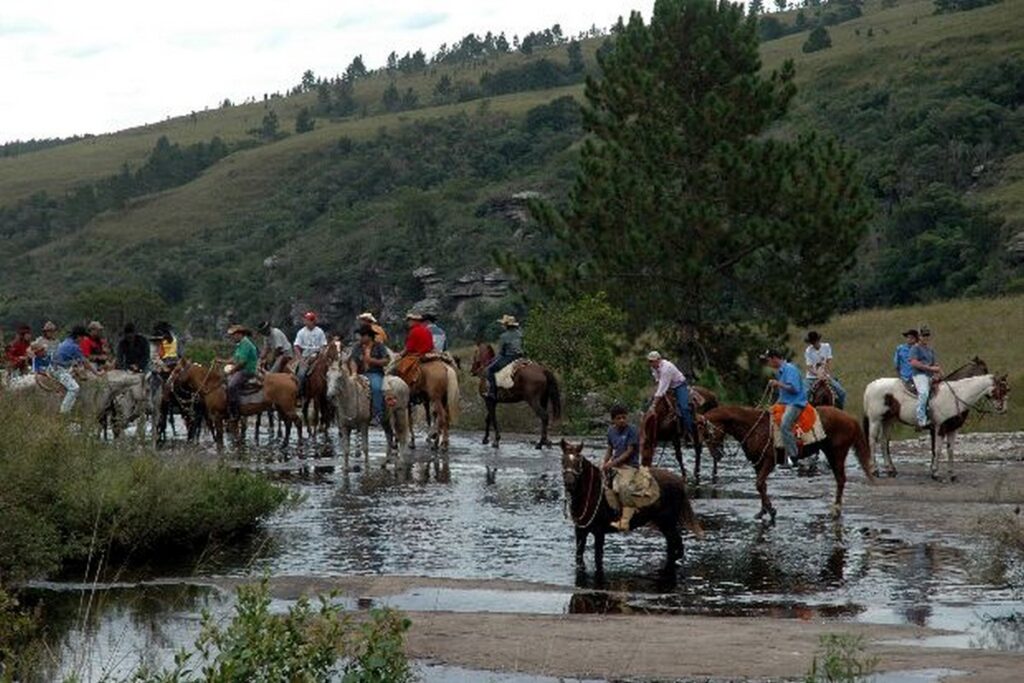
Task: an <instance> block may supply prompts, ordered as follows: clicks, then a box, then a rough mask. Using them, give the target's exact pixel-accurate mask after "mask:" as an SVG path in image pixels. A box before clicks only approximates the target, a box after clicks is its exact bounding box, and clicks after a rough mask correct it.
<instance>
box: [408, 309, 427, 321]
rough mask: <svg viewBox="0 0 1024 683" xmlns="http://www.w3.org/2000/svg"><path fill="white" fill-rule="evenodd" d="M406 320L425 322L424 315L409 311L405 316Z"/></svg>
mask: <svg viewBox="0 0 1024 683" xmlns="http://www.w3.org/2000/svg"><path fill="white" fill-rule="evenodd" d="M405 319H406V320H423V314H422V313H420V312H418V311H409V312H408V313H406V314H405Z"/></svg>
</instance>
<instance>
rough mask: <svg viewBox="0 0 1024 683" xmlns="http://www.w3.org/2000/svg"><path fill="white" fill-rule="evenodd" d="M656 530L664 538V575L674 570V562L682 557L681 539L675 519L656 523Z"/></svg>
mask: <svg viewBox="0 0 1024 683" xmlns="http://www.w3.org/2000/svg"><path fill="white" fill-rule="evenodd" d="M658 530H659V531H661V533H662V535H663V536H664V537H665V567H664V571H665V572H666V573H669V572H672V571H674V570H675V566H676V562H677V561H678V560H680V559H682V557H683V537H682V535H681V534H680V533H679V523H678V522H677V521H676V520H675V519H669V520H662V521H660V522H658Z"/></svg>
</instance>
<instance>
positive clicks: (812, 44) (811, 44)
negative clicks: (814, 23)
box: [800, 26, 832, 52]
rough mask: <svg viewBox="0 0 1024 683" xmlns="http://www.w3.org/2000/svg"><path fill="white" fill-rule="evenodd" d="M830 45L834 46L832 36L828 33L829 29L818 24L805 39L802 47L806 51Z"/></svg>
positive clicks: (825, 47)
mask: <svg viewBox="0 0 1024 683" xmlns="http://www.w3.org/2000/svg"><path fill="white" fill-rule="evenodd" d="M830 47H832V37H831V36H830V35H829V34H828V29H827V28H825V27H824V26H818V27H817V28H815V29H814V30H813V31H811V33H810V34H809V35H808V36H807V40H806V41H804V44H803V47H801V48H800V49H801V50H803V51H804V52H818V51H820V50H827V49H828V48H830Z"/></svg>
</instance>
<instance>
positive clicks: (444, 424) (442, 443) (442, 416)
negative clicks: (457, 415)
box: [436, 398, 449, 453]
mask: <svg viewBox="0 0 1024 683" xmlns="http://www.w3.org/2000/svg"><path fill="white" fill-rule="evenodd" d="M436 417H437V439H438V441H437V445H438V446H439V447H440V449H441V450H442V451H444V452H446V453H447V452H448V445H449V443H448V426H449V425H448V406H446V405H445V399H443V398H439V399H437V415H436Z"/></svg>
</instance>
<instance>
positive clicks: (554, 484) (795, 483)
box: [39, 435, 1024, 681]
mask: <svg viewBox="0 0 1024 683" xmlns="http://www.w3.org/2000/svg"><path fill="white" fill-rule="evenodd" d="M371 447H372V451H373V453H374V455H372V456H371V464H370V466H369V467H368V468H366V467H363V466H361V465H362V462H361V459H358V458H355V457H353V458H352V459H351V460H350V465H351V466H352V467H351V468H350V469H351V470H358V471H348V470H346V468H345V466H344V463H343V462H342V461H341V460H340V459H336V458H315V457H312V456H314V455H316V454H317V451H316V450H315V449H313V448H310V447H308V446H307V447H306V448H305V449H304V450H303V451H298V450H296V449H292V450H287V451H281V450H280V449H278V448H276V447H259V448H257V447H250V448H249V449H247V451H246V452H245V454H244V455H241V454H237V453H235V454H232V455H231V456H230V457H231V458H232V460H233V461H234V462H237V463H238V464H239V465H240V466H244V467H252V468H257V469H261V470H265V471H267V472H268V476H271V477H273V478H275V479H276V480H277V481H280V482H282V483H283V484H284V485H286V486H287V487H289V488H290V489H292V490H294V491H296V492H298V493H300V494H301V496H302V500H301V502H300V503H299V504H298V505H296V506H295V507H293V508H291V509H288V510H285V511H283V512H282V513H280V514H277V515H275V516H274V517H273V518H271V519H269V520H267V522H266V524H265V532H264V533H262V534H260V536H259V537H257V538H253V539H250V540H249V541H248V542H246V543H243V544H241V545H236V546H233V547H231V548H226V549H220V548H211V549H210V550H209V552H207V553H206V554H204V556H203V557H202V558H200V559H199V560H192V561H190V562H188V563H187V564H177V565H175V564H173V563H169V564H165V565H163V566H159V567H149V568H147V569H146V570H145V571H143V572H133V573H131V574H127V573H124V574H121V575H120V577H119V578H122V579H123V578H125V577H127V578H128V579H129V580H136V579H143V578H145V579H152V578H154V577H164V578H166V579H175V578H181V579H188V578H190V577H191V578H197V577H200V578H201V577H207V578H208V577H217V576H252V575H260V574H263V573H267V574H270V575H313V576H316V575H322V576H327V575H354V574H355V575H415V576H431V577H449V578H465V579H510V580H517V581H531V582H542V583H545V584H549V585H554V586H560V587H564V588H562V589H558V590H554V591H548V590H537V591H501V590H487V589H481V590H470V589H453V588H429V589H422V588H418V589H415V590H410V591H407V592H404V593H400V594H398V595H394V596H390V597H388V598H384V599H376V600H359V599H358V598H359V597H360V596H351V600H352V604H351V605H349V606H352V607H367V606H369V605H372V604H388V605H392V606H395V607H398V608H400V609H403V610H408V611H412V612H416V611H430V610H448V611H477V612H479V611H495V612H522V613H547V614H565V613H601V614H619V613H640V614H643V613H658V614H702V615H723V616H724V615H729V616H735V615H744V616H762V615H763V616H770V617H776V618H796V619H812V618H829V619H835V620H837V621H840V622H841V621H860V622H870V623H885V624H916V625H919V626H928V627H933V628H938V629H949V630H951V631H954V632H956V633H955V634H951V635H943V636H936V637H935V638H933V639H926V640H924V641H914V643H915V644H918V645H935V646H943V647H981V648H992V649H1001V650H1024V608H1022V606H1021V604H1020V603H1019V602H1018V601H1017V600H1015V596H1014V595H1013V594H1012V593H1011V592H1010V591H1008V590H1006V589H1004V588H1001V587H997V586H993V585H988V584H985V583H983V582H979V580H978V579H976V578H975V577H974V576H972V572H971V570H970V567H971V557H970V555H971V554H970V552H969V549H966V548H963V547H960V546H959V545H958V540H957V539H955V538H947V537H943V536H941V535H938V534H922V533H919V532H915V531H912V530H910V529H909V528H902V527H898V526H894V525H882V524H880V522H879V521H878V520H877V519H874V518H871V517H869V516H867V515H865V514H863V513H856V512H852V511H850V510H847V511H846V512H845V513H844V517H843V519H842V520H841V521H840V522H835V521H833V520H832V519H831V517H830V515H829V509H828V505H829V502H830V500H831V497H832V495H833V491H834V482H833V479H832V477H831V475H830V474H829V473H828V472H827V470H826V471H825V472H824V474H821V475H819V476H816V477H800V476H797V475H796V474H794V473H791V472H786V471H779V472H776V473H774V474H773V475H772V477H771V479H770V481H769V491H770V493H771V494H772V495H773V498H774V501H775V506H776V508H777V509H778V511H779V516H778V519H777V523H776V525H775V526H773V527H766V526H764V525H763V524H762V523H760V522H758V521H756V520H754V519H753V514H754V513H755V512H757V510H758V509H759V503H758V501H757V500H756V497H755V495H754V489H753V473H752V471H751V468H750V467H749V465H748V464H747V463H746V461H745V460H743V459H742V458H741V457H739V456H733V457H731V458H729V459H726V460H724V461H723V462H722V463H721V468H720V476H719V479H718V481H717V483H715V484H714V485H711V484H705V485H704V486H702V487H701V488H700V489H699V490H697V491H696V492H695V494H696V499H695V501H694V507H695V509H696V511H697V514H698V516H699V518H700V520H701V522H702V524H703V526H704V528H705V531H706V538H705V540H703V541H701V542H696V541H694V540H692V539H691V538H689V537H687V538H686V539H685V540H686V557H685V560H684V562H683V563H682V565H681V568H680V571H679V572H678V573H677V575H676V576H675V577H674V578H673V579H666V578H664V577H663V576H662V575H661V573H660V572H659V569H660V566H661V563H662V562H663V559H664V542H663V540H662V538H661V536H660V535H659V534H657V533H656V532H649V531H639V532H634V533H632V534H630V535H629V536H628V537H615V536H612V537H609V539H608V542H607V547H606V552H605V568H606V574H605V577H604V579H603V580H602V581H600V582H599V581H596V580H595V579H594V577H593V575H592V574H590V573H588V574H585V575H578V574H577V573H576V571H575V565H574V561H573V529H572V524H571V522H569V521H568V520H567V519H566V518H565V516H564V512H563V490H562V482H561V473H560V461H559V458H558V455H557V450H554V449H553V450H548V451H540V452H539V451H536V450H534V449H533V448H531V447H529V446H528V445H526V444H524V443H515V442H512V441H506V442H505V443H504V444H503V445H502V448H501V449H500V450H497V451H495V450H494V449H492V448H490V447H485V446H481V445H479V444H478V443H477V442H476V440H475V437H474V438H472V439H471V438H469V437H468V436H465V435H454V436H453V439H452V447H451V449H450V452H449V454H448V456H447V457H444V458H437V457H434V455H433V454H431V453H429V452H428V451H425V450H423V449H422V448H421V450H420V451H419V453H418V454H417V455H416V457H415V458H414V459H413V460H412V461H411V462H409V463H407V464H406V465H404V466H399V467H396V466H395V465H393V464H389V465H388V467H387V468H386V469H384V468H382V467H381V465H382V462H383V457H382V456H381V455H380V454H381V453H382V452H383V444H382V442H381V441H380V440H378V439H377V438H376V437H374V438H373V439H372V441H371ZM590 454H591V455H592V456H593V457H597V455H598V454H597V452H596V451H591V452H590ZM301 456H306V457H301ZM656 457H660V458H661V464H662V465H663V466H666V467H672V468H674V467H675V463H674V460H673V459H672V458H671V457H670V456H669V455H668V454H667V453H664V454H662V455H660V456H656ZM709 460H710V459H709V458H706V460H705V477H706V478H708V477H709V474H710V472H709V469H710V467H709ZM855 467H856V466H855V465H854V464H853V463H852V462H851V463H849V467H848V474H849V477H850V481H849V482H848V484H847V491H848V492H849V491H851V490H855V489H856V488H857V487H859V486H863V485H864V481H863V475H862V474H861V473H860V472H859V471H856V470H855ZM592 559H593V557H592V554H591V553H590V552H588V555H587V561H588V565H589V566H591V567H592V564H590V563H592ZM106 578H110V577H106ZM39 588H40V595H42V596H46V597H47V604H48V605H51V607H48V608H47V612H46V618H47V621H48V622H49V621H51V620H52V621H53V622H54V623H56V624H58V625H60V624H64V625H65V626H66V628H65V629H64V633H65V634H66V635H67V639H66V641H67V643H68V647H67V649H66V650H65V652H66V653H71V652H73V651H74V650H76V647H75V643H76V642H78V643H84V642H86V641H89V642H90V643H91V646H90V647H91V648H92V650H93V654H92V655H83V657H82V659H84V660H88V661H87V663H88V665H89V666H90V667H92V668H93V669H96V668H97V665H98V663H99V662H104V661H111V660H114V659H117V658H118V657H122V658H123V659H125V660H126V661H127V660H131V659H133V658H131V657H123V656H122V655H121V654H119V653H123V652H124V651H125V650H145V651H146V652H149V653H154V652H155V653H163V655H159V654H158V655H157V657H158V658H159V657H161V656H163V657H166V655H167V653H168V652H171V651H173V647H174V646H179V645H181V644H183V643H184V642H188V641H189V640H190V639H191V637H192V636H193V635H194V633H195V631H196V629H197V624H198V617H197V616H196V615H197V614H198V612H199V611H200V610H201V609H202V608H203V607H209V608H212V609H214V610H215V611H218V612H226V611H227V610H228V609H229V607H230V603H231V600H230V597H227V596H224V595H223V594H221V593H219V592H218V591H211V590H209V589H200V588H196V587H194V586H191V587H189V586H184V587H183V586H173V585H172V586H154V585H148V586H145V587H142V588H139V587H134V586H130V585H128V586H122V587H116V586H113V587H111V590H109V591H103V593H104V595H105V596H106V597H107V598H109V599H104V600H101V601H98V602H102V606H100V605H98V606H97V607H96V608H95V612H97V613H99V614H100V615H101V616H100V617H99V618H98V619H96V620H94V621H92V622H89V623H84V621H83V620H82V619H81V614H82V607H81V605H80V602H81V595H83V594H82V593H80V592H79V591H77V590H75V587H74V586H73V585H45V586H40V587H39ZM54 589H57V590H56V591H55V590H54ZM61 589H71V590H70V591H68V590H61ZM68 596H74V597H70V598H69V597H68ZM53 605H56V606H55V607H52V606H53ZM279 608H281V609H283V606H279ZM51 610H52V614H53V615H54V616H53V617H51ZM65 612H66V613H67V615H68V616H66V617H64V616H62V614H63V613H65ZM72 616H74V617H75V618H71V617H72ZM62 619H63V621H62ZM169 633H171V634H176V635H174V636H173V637H171V636H168V635H167V634H169ZM190 634H191V635H190ZM161 639H163V640H164V641H166V642H164V643H163V644H161ZM97 644H99V645H97ZM77 649H79V650H85V649H88V648H86V647H85V646H84V645H83V646H81V647H79V648H77ZM424 666H426V665H424ZM62 668H65V669H66V666H62ZM78 668H81V664H80V665H79V666H78ZM99 668H101V669H102V667H99ZM443 670H444V668H443V667H442V668H436V667H435V668H434V671H435V673H437V675H438V676H440V675H441V673H442V672H443ZM444 675H448V676H449V678H431V677H428V679H427V680H446V681H447V680H479V679H471V678H467V679H459V678H457V677H456V678H452V677H451V676H456V675H457V672H455V673H452V672H447V673H445V674H444ZM84 678H86V679H87V680H88V679H91V678H92V674H90V675H88V676H84ZM484 680H499V681H505V680H508V681H520V680H522V681H536V680H544V679H537V678H525V679H523V678H492V679H484ZM879 680H883V679H879ZM884 680H889V679H884ZM892 680H917V679H912V678H910V679H892ZM921 680H928V679H921Z"/></svg>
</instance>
